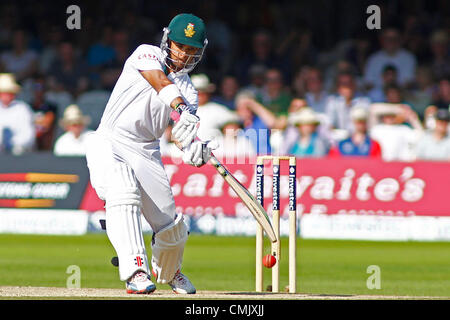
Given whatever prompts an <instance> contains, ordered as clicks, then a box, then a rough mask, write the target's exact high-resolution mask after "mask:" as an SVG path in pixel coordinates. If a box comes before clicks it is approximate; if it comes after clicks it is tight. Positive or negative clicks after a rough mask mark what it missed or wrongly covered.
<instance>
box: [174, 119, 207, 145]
mask: <svg viewBox="0 0 450 320" xmlns="http://www.w3.org/2000/svg"><path fill="white" fill-rule="evenodd" d="M199 121H200V118H199V117H197V116H196V115H195V114H191V113H189V112H183V113H182V114H181V116H180V118H179V120H178V122H177V123H176V124H175V125H174V126H173V128H172V138H173V140H174V141H175V142H176V143H177V144H178V145H179V146H180V147H181V148H182V149H184V148H186V147H187V146H188V145H189V144H190V143H191V142H192V140H194V138H195V137H196V136H197V131H198V127H199V126H200V122H199Z"/></svg>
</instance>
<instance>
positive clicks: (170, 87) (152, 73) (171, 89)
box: [141, 70, 186, 110]
mask: <svg viewBox="0 0 450 320" xmlns="http://www.w3.org/2000/svg"><path fill="white" fill-rule="evenodd" d="M141 74H142V76H143V77H144V79H145V80H147V82H148V83H149V84H150V85H151V86H152V87H153V89H155V90H156V92H157V93H158V96H159V97H160V98H161V100H163V101H164V103H165V104H167V105H168V106H170V107H171V108H172V109H175V110H176V109H177V107H178V106H179V105H180V104H186V102H185V101H184V99H183V98H182V97H181V93H180V92H179V90H178V88H177V87H176V86H175V85H174V84H173V83H172V81H170V80H169V78H167V76H166V75H165V74H164V72H162V71H161V70H149V71H141Z"/></svg>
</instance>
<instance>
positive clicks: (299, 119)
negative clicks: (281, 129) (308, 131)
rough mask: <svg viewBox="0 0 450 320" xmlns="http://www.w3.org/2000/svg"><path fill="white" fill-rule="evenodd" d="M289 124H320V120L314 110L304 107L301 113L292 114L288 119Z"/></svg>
mask: <svg viewBox="0 0 450 320" xmlns="http://www.w3.org/2000/svg"><path fill="white" fill-rule="evenodd" d="M288 122H289V124H291V125H299V124H319V123H320V119H319V117H318V116H317V114H316V113H315V112H314V110H313V109H311V108H310V107H303V108H301V109H300V110H299V111H296V112H293V113H291V114H290V115H289V117H288Z"/></svg>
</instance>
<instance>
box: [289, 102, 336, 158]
mask: <svg viewBox="0 0 450 320" xmlns="http://www.w3.org/2000/svg"><path fill="white" fill-rule="evenodd" d="M288 121H289V123H290V124H291V125H293V126H296V127H297V129H298V131H297V139H295V140H294V141H293V143H290V145H289V146H287V147H284V148H285V149H286V150H287V153H288V154H290V155H293V156H296V157H302V158H303V157H314V158H317V157H323V156H325V155H327V153H328V144H327V142H326V141H325V140H324V139H323V138H322V137H321V136H320V135H319V133H318V131H317V127H318V125H319V123H320V121H319V118H318V117H317V115H316V113H315V112H314V110H312V109H311V108H308V107H305V108H302V109H301V110H300V111H297V112H295V113H292V114H290V115H289V120H288Z"/></svg>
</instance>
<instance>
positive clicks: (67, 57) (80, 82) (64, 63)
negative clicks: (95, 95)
mask: <svg viewBox="0 0 450 320" xmlns="http://www.w3.org/2000/svg"><path fill="white" fill-rule="evenodd" d="M49 74H50V75H51V76H50V84H51V89H52V90H55V91H66V92H69V93H70V94H71V95H72V96H74V97H77V96H78V95H79V94H81V93H82V92H84V91H85V90H86V89H87V88H88V85H89V80H88V69H87V65H86V63H84V61H83V60H81V59H78V58H77V57H76V56H75V51H74V47H73V45H72V43H70V42H68V41H64V42H61V44H60V45H59V56H58V59H57V60H55V61H54V63H53V64H52V66H51V67H50V70H49Z"/></svg>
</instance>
